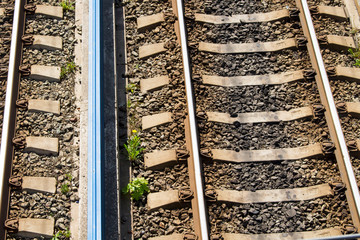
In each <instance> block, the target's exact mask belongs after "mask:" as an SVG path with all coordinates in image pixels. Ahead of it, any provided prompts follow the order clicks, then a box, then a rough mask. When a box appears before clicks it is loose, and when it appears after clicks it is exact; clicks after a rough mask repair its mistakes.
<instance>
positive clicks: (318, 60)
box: [296, 0, 360, 229]
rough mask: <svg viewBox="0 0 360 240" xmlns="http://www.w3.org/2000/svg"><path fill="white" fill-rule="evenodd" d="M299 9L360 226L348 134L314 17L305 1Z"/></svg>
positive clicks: (354, 216)
mask: <svg viewBox="0 0 360 240" xmlns="http://www.w3.org/2000/svg"><path fill="white" fill-rule="evenodd" d="M296 5H297V6H298V8H299V9H300V15H299V17H300V22H301V25H302V28H303V31H304V34H305V36H306V37H307V39H308V41H309V42H308V43H307V48H308V51H309V54H310V59H311V64H312V66H313V68H314V69H315V70H316V73H317V75H316V77H315V79H316V84H317V86H318V89H319V93H320V99H321V102H322V104H323V105H324V106H325V109H326V111H325V118H326V121H327V124H328V126H329V131H330V137H331V139H332V141H333V143H334V144H335V148H336V149H335V157H336V160H337V163H338V166H339V171H340V174H341V178H342V180H343V182H344V183H345V185H346V186H347V189H346V198H347V201H348V204H349V208H350V213H351V217H352V220H353V223H354V225H355V227H357V228H358V229H359V227H360V217H359V213H360V195H359V190H358V186H357V182H356V178H355V175H354V172H353V169H352V165H351V161H350V155H349V151H348V148H347V145H346V142H345V137H344V134H343V131H342V129H341V123H340V120H339V116H338V113H337V110H336V106H335V102H334V98H333V95H332V92H331V88H330V83H329V79H328V76H327V73H326V69H325V65H324V62H323V59H322V56H321V52H320V47H319V42H318V40H317V37H316V33H315V29H314V26H313V23H312V20H311V14H310V11H309V7H308V4H307V1H306V0H296Z"/></svg>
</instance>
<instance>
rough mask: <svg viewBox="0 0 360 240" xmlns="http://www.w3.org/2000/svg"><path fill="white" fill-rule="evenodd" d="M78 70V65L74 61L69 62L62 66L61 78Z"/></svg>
mask: <svg viewBox="0 0 360 240" xmlns="http://www.w3.org/2000/svg"><path fill="white" fill-rule="evenodd" d="M75 70H76V65H75V63H74V62H67V63H66V65H65V66H63V67H61V72H60V78H61V79H62V78H64V77H65V76H66V75H68V74H70V73H74V72H75Z"/></svg>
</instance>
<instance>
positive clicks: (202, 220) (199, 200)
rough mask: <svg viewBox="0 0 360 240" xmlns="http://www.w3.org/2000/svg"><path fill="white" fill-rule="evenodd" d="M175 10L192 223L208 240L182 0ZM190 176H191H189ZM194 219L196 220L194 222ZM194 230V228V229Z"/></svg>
mask: <svg viewBox="0 0 360 240" xmlns="http://www.w3.org/2000/svg"><path fill="white" fill-rule="evenodd" d="M177 11H178V20H179V29H180V40H181V51H182V57H183V66H184V77H185V89H186V98H187V105H188V118H189V127H190V134H191V147H192V153H193V155H192V158H193V169H190V166H189V174H193V177H194V178H195V193H196V194H195V202H196V205H197V206H196V208H197V210H198V211H197V214H198V215H197V216H196V215H195V211H194V208H195V206H193V213H194V224H195V225H196V224H199V226H200V229H199V232H196V234H198V235H199V236H198V237H199V239H202V240H208V239H209V231H208V220H207V214H206V207H205V199H204V188H203V179H202V171H201V161H200V151H199V140H198V134H197V127H196V126H197V124H196V119H195V108H194V105H195V104H194V103H195V102H194V99H193V89H192V83H191V71H190V61H189V56H188V49H187V36H186V29H185V20H184V6H183V2H182V0H177ZM190 177H191V176H190ZM195 221H198V223H196V222H195ZM195 231H196V229H195Z"/></svg>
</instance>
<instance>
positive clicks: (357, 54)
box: [348, 48, 360, 67]
mask: <svg viewBox="0 0 360 240" xmlns="http://www.w3.org/2000/svg"><path fill="white" fill-rule="evenodd" d="M348 51H349V53H350V54H351V56H352V57H353V59H354V60H355V63H354V65H355V66H356V67H360V50H359V48H356V49H355V51H354V50H353V49H352V48H350V49H349V50H348Z"/></svg>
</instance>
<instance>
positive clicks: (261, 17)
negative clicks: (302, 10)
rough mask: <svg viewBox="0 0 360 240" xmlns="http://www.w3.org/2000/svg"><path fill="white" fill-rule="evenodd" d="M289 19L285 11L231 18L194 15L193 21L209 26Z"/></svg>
mask: <svg viewBox="0 0 360 240" xmlns="http://www.w3.org/2000/svg"><path fill="white" fill-rule="evenodd" d="M289 17H290V15H289V10H287V9H283V10H278V11H273V12H267V13H255V14H242V15H232V16H219V15H218V16H215V15H209V14H201V13H195V21H197V22H204V23H211V24H231V23H256V22H272V21H277V20H281V19H284V18H289Z"/></svg>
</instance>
